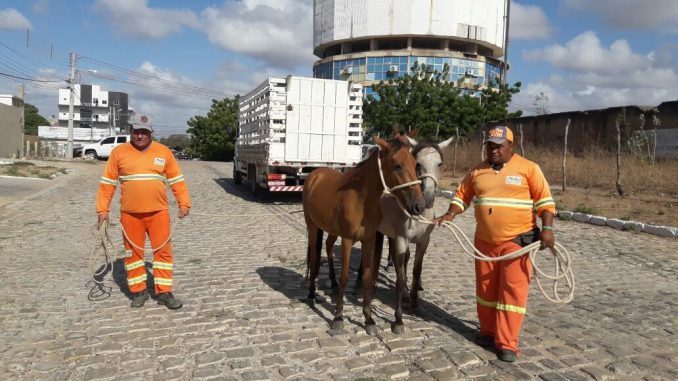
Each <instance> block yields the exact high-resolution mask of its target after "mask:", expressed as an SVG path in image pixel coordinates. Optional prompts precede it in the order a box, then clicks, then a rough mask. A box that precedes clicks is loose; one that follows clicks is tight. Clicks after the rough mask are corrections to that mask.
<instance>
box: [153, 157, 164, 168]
mask: <svg viewBox="0 0 678 381" xmlns="http://www.w3.org/2000/svg"><path fill="white" fill-rule="evenodd" d="M153 164H155V165H160V166H163V167H164V166H165V159H163V158H161V157H156V158H155V159H153Z"/></svg>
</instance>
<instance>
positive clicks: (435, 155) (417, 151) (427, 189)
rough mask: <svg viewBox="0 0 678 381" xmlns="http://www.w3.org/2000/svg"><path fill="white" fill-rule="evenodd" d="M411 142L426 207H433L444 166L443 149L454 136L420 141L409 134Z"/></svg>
mask: <svg viewBox="0 0 678 381" xmlns="http://www.w3.org/2000/svg"><path fill="white" fill-rule="evenodd" d="M408 140H409V141H410V144H413V145H414V149H413V150H412V155H413V156H414V159H415V161H416V162H417V178H418V179H419V180H421V188H422V192H423V194H424V201H425V202H426V208H427V209H429V208H432V207H433V202H434V201H435V196H436V188H437V185H438V174H439V173H440V170H441V169H442V167H443V149H444V148H445V147H447V146H448V145H449V144H450V143H451V142H452V141H453V140H454V137H452V138H449V139H447V140H445V141H444V142H441V143H429V142H420V143H418V142H417V141H416V140H414V139H412V138H411V137H409V136H408Z"/></svg>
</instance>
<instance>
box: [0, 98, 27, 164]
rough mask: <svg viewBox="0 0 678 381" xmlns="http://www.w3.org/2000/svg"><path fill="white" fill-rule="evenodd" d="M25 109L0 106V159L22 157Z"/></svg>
mask: <svg viewBox="0 0 678 381" xmlns="http://www.w3.org/2000/svg"><path fill="white" fill-rule="evenodd" d="M23 125H24V108H23V107H14V106H7V105H4V104H0V157H19V156H21V152H23V151H22V149H21V135H22V133H23Z"/></svg>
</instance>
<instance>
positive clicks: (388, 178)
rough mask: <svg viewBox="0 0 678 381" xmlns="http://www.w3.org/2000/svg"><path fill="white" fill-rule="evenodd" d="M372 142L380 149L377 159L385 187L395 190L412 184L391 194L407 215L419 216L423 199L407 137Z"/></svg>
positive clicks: (422, 207) (423, 205)
mask: <svg viewBox="0 0 678 381" xmlns="http://www.w3.org/2000/svg"><path fill="white" fill-rule="evenodd" d="M374 142H375V143H376V144H377V145H378V146H379V148H380V150H379V159H380V160H381V171H382V173H383V176H384V182H385V183H386V186H387V187H388V188H395V187H398V186H399V185H403V184H407V183H412V182H414V184H411V185H409V186H405V187H402V188H399V189H396V190H393V191H392V193H393V196H394V197H396V198H397V199H398V200H399V201H400V205H402V206H403V207H404V208H405V209H406V210H407V212H408V213H410V214H411V215H419V214H421V213H422V212H423V211H424V208H425V204H424V197H423V195H422V192H421V187H420V186H419V184H418V183H417V172H416V166H417V163H416V161H415V160H414V156H412V154H411V153H410V151H411V150H412V145H410V142H409V141H408V140H407V137H405V136H402V135H398V134H396V136H394V137H393V139H391V140H390V141H386V140H384V139H381V138H379V137H374Z"/></svg>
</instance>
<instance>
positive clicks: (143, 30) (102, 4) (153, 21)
mask: <svg viewBox="0 0 678 381" xmlns="http://www.w3.org/2000/svg"><path fill="white" fill-rule="evenodd" d="M94 10H95V12H96V13H98V14H99V16H101V17H102V18H103V19H105V20H106V21H108V23H109V24H111V26H112V27H113V28H114V31H115V33H120V34H123V35H126V36H131V37H137V38H145V39H158V38H162V37H165V36H167V35H169V34H172V33H177V32H179V31H181V29H182V28H183V27H184V26H187V27H192V28H198V27H199V22H198V17H197V16H196V14H195V13H193V12H192V11H190V10H187V9H164V8H150V7H149V6H148V0H98V1H97V2H96V3H95V4H94Z"/></svg>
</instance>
